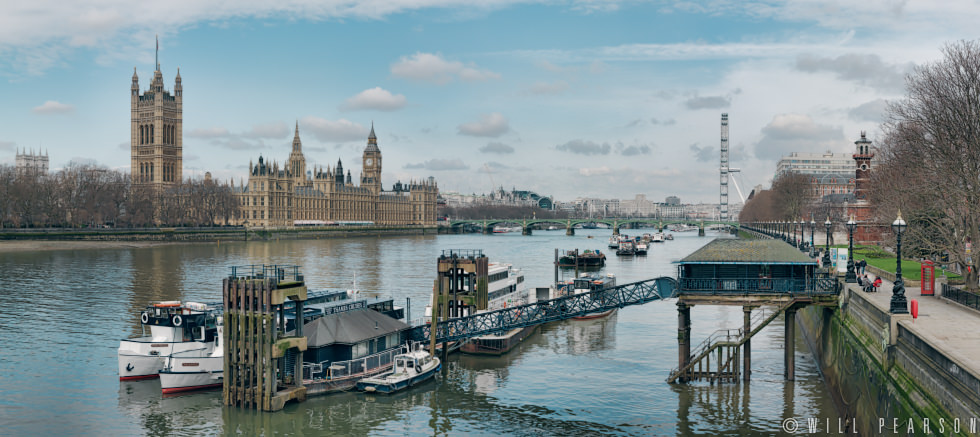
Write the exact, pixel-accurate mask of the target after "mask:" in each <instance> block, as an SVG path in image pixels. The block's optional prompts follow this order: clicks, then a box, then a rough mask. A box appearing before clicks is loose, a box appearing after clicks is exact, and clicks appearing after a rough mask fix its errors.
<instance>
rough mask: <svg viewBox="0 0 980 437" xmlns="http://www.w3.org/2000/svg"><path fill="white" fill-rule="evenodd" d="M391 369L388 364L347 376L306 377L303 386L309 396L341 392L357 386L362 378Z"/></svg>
mask: <svg viewBox="0 0 980 437" xmlns="http://www.w3.org/2000/svg"><path fill="white" fill-rule="evenodd" d="M390 369H391V364H388V365H385V366H381V367H376V368H374V369H371V370H370V371H367V372H364V373H359V374H356V375H350V376H345V377H343V378H333V379H306V380H303V386H305V387H306V395H307V396H316V395H325V394H330V393H339V392H342V391H347V390H351V389H353V388H355V387H356V386H357V381H360V380H361V379H364V378H367V377H371V376H374V375H377V374H380V373H384V372H386V371H388V370H390Z"/></svg>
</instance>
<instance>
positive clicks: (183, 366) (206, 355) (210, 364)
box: [160, 316, 225, 394]
mask: <svg viewBox="0 0 980 437" xmlns="http://www.w3.org/2000/svg"><path fill="white" fill-rule="evenodd" d="M221 319H222V318H221V316H218V317H217V321H216V325H217V332H216V333H215V335H214V337H213V338H211V339H210V341H206V342H205V343H204V347H202V348H200V349H191V350H186V351H181V352H175V353H173V354H171V355H170V356H169V357H167V359H166V363H165V364H164V367H163V369H162V370H160V388H161V389H162V390H163V393H164V394H170V393H178V392H183V391H191V390H201V389H207V388H217V387H221V385H222V383H223V381H222V380H223V377H224V356H225V354H224V345H223V344H222V340H221V335H222V332H223V331H224V326H222V320H221Z"/></svg>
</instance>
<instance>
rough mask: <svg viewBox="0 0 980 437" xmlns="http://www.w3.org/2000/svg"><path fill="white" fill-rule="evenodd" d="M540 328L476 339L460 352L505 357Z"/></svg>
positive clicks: (519, 329)
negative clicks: (504, 355)
mask: <svg viewBox="0 0 980 437" xmlns="http://www.w3.org/2000/svg"><path fill="white" fill-rule="evenodd" d="M538 326H540V325H534V326H527V327H524V328H518V329H512V330H510V331H508V332H507V334H505V335H502V336H482V337H476V338H474V339H472V340H470V342H469V343H466V344H464V345H463V347H462V348H460V350H459V351H460V352H462V353H464V354H470V355H503V354H506V353H507V352H510V351H511V349H514V346H517V345H518V344H520V343H521V342H522V341H524V339H525V338H527V337H530V336H531V334H534V332H535V331H536V330H537V329H538Z"/></svg>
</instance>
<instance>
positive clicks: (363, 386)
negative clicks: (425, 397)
mask: <svg viewBox="0 0 980 437" xmlns="http://www.w3.org/2000/svg"><path fill="white" fill-rule="evenodd" d="M439 369H442V363H440V362H438V361H436V363H435V365H433V366H431V367H430V368H429V369H428V370H426V371H424V372H422V373H419V374H417V375H415V376H412V377H410V378H405V379H401V380H398V381H391V382H384V383H382V382H374V381H371V380H370V379H368V380H363V379H362V380H360V381H358V382H357V389H358V390H360V391H364V392H368V393H383V394H390V393H394V392H397V391H400V390H404V389H406V388H409V387H412V386H414V385H418V384H421V383H422V382H425V381H426V380H428V379H430V378H432V377H434V376H435V375H436V372H438V371H439Z"/></svg>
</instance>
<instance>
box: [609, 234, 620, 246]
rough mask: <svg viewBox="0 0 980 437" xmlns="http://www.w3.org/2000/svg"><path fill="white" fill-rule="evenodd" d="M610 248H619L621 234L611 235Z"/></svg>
mask: <svg viewBox="0 0 980 437" xmlns="http://www.w3.org/2000/svg"><path fill="white" fill-rule="evenodd" d="M609 248H610V249H619V236H618V235H613V236H612V237H609Z"/></svg>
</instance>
